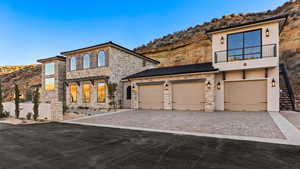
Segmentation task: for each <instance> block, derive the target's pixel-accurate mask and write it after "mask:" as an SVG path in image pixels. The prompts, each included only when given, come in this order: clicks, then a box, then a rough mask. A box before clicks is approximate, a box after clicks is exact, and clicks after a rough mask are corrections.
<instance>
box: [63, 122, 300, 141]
mask: <svg viewBox="0 0 300 169" xmlns="http://www.w3.org/2000/svg"><path fill="white" fill-rule="evenodd" d="M62 123H69V124H78V125H86V126H96V127H108V128H118V129H128V130H137V131H149V132H159V133H169V134H176V135H192V136H200V137H213V138H222V139H232V140H245V141H255V142H264V143H274V144H285V145H297V146H299V145H300V142H290V141H289V140H285V139H270V138H260V137H246V136H232V135H221V134H207V133H195V132H183V131H175V130H158V129H150V128H140V127H126V126H115V125H105V124H93V123H82V122H62Z"/></svg>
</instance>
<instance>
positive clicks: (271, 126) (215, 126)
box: [75, 110, 285, 139]
mask: <svg viewBox="0 0 300 169" xmlns="http://www.w3.org/2000/svg"><path fill="white" fill-rule="evenodd" d="M75 122H84V123H96V124H106V125H118V126H126V127H144V128H152V129H161V130H176V131H185V132H199V133H209V134H224V135H235V136H252V137H262V138H278V139H285V137H284V136H283V134H282V133H281V131H280V130H279V128H278V127H277V126H276V124H275V123H274V122H273V120H272V118H271V117H270V115H269V114H268V113H267V112H198V111H154V110H139V111H133V110H131V111H126V112H121V113H118V114H112V115H106V116H98V117H92V118H88V119H81V120H76V121H75Z"/></svg>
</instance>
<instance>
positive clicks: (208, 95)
mask: <svg viewBox="0 0 300 169" xmlns="http://www.w3.org/2000/svg"><path fill="white" fill-rule="evenodd" d="M208 83H210V87H208V85H207V84H208ZM204 92H205V94H204V95H205V100H206V101H205V105H204V111H205V112H213V111H215V75H214V74H211V75H208V76H207V78H206V82H205V89H204Z"/></svg>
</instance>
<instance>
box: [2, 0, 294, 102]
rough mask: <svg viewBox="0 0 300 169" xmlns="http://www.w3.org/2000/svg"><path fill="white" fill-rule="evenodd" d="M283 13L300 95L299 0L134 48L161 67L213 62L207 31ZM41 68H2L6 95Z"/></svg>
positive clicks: (288, 58) (284, 46)
mask: <svg viewBox="0 0 300 169" xmlns="http://www.w3.org/2000/svg"><path fill="white" fill-rule="evenodd" d="M283 14H289V19H288V21H287V23H286V26H285V27H284V30H283V32H282V33H281V36H280V44H281V46H280V52H281V55H280V56H281V62H284V63H286V65H287V66H288V70H289V72H290V75H291V79H292V82H293V86H294V88H295V89H296V93H297V94H298V95H299V98H300V0H296V1H289V2H286V3H285V4H283V5H282V6H280V7H278V8H276V9H275V10H269V11H265V12H259V13H246V14H244V13H240V14H230V15H226V16H223V17H222V18H215V19H212V20H211V21H210V22H205V23H203V24H199V25H196V26H194V27H190V28H188V29H186V30H183V31H179V32H176V33H173V34H169V35H166V36H164V37H162V38H158V39H155V40H153V41H151V42H149V43H148V44H146V45H143V46H140V47H138V48H136V49H135V51H136V52H138V53H141V54H144V55H146V56H149V57H151V58H153V59H157V60H159V61H160V62H161V66H170V65H181V64H191V63H201V62H207V61H211V41H210V40H209V39H208V36H207V35H206V34H205V32H206V31H207V30H211V29H216V28H221V27H227V26H231V25H236V24H241V23H246V22H251V21H255V20H261V19H264V18H268V17H273V16H278V15H283ZM40 71H41V66H40V65H31V66H29V67H24V68H21V67H19V68H18V67H16V68H14V67H6V66H5V67H3V66H2V67H0V80H1V81H3V82H4V85H5V88H6V91H5V98H6V99H8V98H10V97H11V93H13V91H12V90H11V89H12V87H13V82H16V83H17V84H19V85H20V87H21V89H22V90H25V88H28V87H29V86H32V85H37V84H40V83H41V82H40V78H41V77H40V76H41V75H40ZM11 72H12V73H11ZM1 74H4V75H1Z"/></svg>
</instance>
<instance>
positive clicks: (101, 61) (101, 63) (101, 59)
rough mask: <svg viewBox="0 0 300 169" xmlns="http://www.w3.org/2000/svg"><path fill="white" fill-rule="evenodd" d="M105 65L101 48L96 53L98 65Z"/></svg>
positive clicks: (103, 52)
mask: <svg viewBox="0 0 300 169" xmlns="http://www.w3.org/2000/svg"><path fill="white" fill-rule="evenodd" d="M105 65H106V57H105V51H104V50H101V51H100V52H99V53H98V67H101V66H105Z"/></svg>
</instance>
